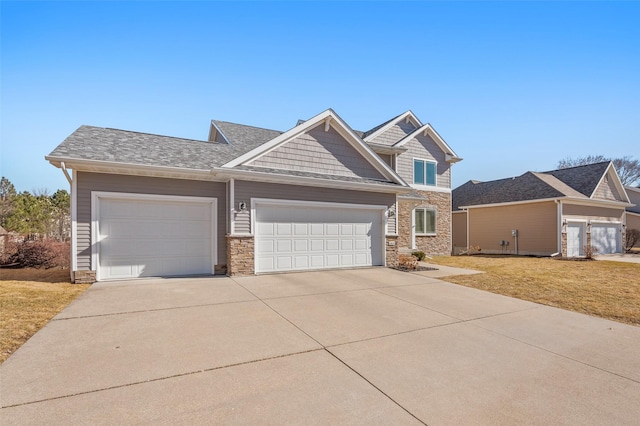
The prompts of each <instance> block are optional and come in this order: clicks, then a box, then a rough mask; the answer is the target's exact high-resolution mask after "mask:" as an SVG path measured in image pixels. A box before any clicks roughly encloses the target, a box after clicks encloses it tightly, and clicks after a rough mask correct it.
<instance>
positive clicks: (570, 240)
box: [567, 223, 584, 257]
mask: <svg viewBox="0 0 640 426" xmlns="http://www.w3.org/2000/svg"><path fill="white" fill-rule="evenodd" d="M583 247H584V225H583V224H582V223H568V224H567V257H579V256H584V249H583Z"/></svg>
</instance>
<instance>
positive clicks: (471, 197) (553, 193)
mask: <svg viewBox="0 0 640 426" xmlns="http://www.w3.org/2000/svg"><path fill="white" fill-rule="evenodd" d="M608 166H609V163H608V162H604V163H596V164H589V165H586V166H577V167H571V168H568V169H560V170H551V171H548V172H542V173H535V172H526V173H525V174H523V175H521V176H517V177H512V178H507V179H500V180H494V181H490V182H478V181H469V182H467V183H465V184H463V185H461V186H459V187H458V188H456V189H454V190H453V192H452V205H453V210H454V211H455V210H459V209H460V207H461V206H474V205H482V204H497V203H509V202H517V201H530V200H540V199H545V198H558V197H578V198H581V197H583V198H589V197H590V196H591V194H592V193H593V191H594V190H595V188H596V186H597V185H598V182H600V179H601V178H602V175H603V174H604V173H605V171H606V170H607V167H608Z"/></svg>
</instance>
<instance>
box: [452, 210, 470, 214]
mask: <svg viewBox="0 0 640 426" xmlns="http://www.w3.org/2000/svg"><path fill="white" fill-rule="evenodd" d="M456 213H464V214H466V213H467V212H466V211H464V210H456V211H455V212H451V214H456Z"/></svg>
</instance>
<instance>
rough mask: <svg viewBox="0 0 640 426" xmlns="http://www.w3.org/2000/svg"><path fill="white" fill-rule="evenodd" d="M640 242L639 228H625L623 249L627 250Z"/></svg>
mask: <svg viewBox="0 0 640 426" xmlns="http://www.w3.org/2000/svg"><path fill="white" fill-rule="evenodd" d="M639 242H640V229H627V239H626V241H625V244H624V250H625V251H627V252H629V251H631V249H632V248H633V247H634V246H635V245H636V244H638V243H639Z"/></svg>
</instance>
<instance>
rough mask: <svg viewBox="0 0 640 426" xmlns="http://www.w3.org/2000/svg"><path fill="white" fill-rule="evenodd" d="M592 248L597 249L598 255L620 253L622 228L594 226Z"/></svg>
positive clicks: (602, 225)
mask: <svg viewBox="0 0 640 426" xmlns="http://www.w3.org/2000/svg"><path fill="white" fill-rule="evenodd" d="M591 246H592V247H595V248H596V250H597V252H596V254H610V253H620V252H621V251H622V250H621V241H620V226H619V225H604V224H597V225H596V224H592V225H591Z"/></svg>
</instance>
